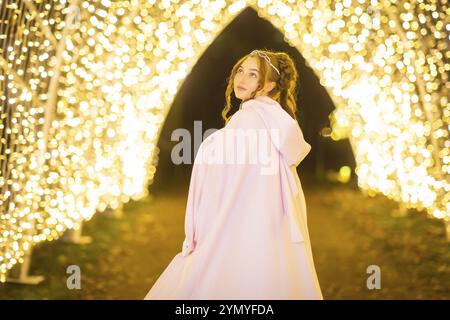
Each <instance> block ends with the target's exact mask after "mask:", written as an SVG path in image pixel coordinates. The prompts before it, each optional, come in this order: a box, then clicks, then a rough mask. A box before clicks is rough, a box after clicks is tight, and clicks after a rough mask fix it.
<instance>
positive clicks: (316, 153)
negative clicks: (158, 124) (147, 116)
mask: <svg viewBox="0 0 450 320" xmlns="http://www.w3.org/2000/svg"><path fill="white" fill-rule="evenodd" d="M254 49H270V50H275V51H284V52H286V53H288V54H289V55H290V56H291V57H292V58H293V60H294V62H295V64H296V67H297V71H298V73H299V83H298V85H297V91H298V96H297V109H298V111H297V119H298V120H299V124H300V127H301V128H302V131H303V134H304V137H305V140H306V141H307V142H308V143H309V144H311V146H312V150H311V152H310V154H308V156H307V157H306V158H305V159H304V160H303V162H302V163H301V164H300V165H299V167H298V168H297V169H298V170H302V171H303V172H307V173H308V174H309V175H312V176H313V177H314V178H315V179H322V178H323V174H322V173H323V172H324V170H328V169H331V170H335V171H337V170H338V169H339V168H340V167H341V166H343V165H347V166H350V167H351V168H352V169H354V167H355V161H354V158H353V154H352V150H351V146H350V144H349V142H348V140H343V141H337V142H336V141H333V140H331V139H330V138H326V137H323V136H321V135H320V131H321V130H322V129H323V128H326V127H329V119H328V115H329V114H330V113H331V112H332V110H333V109H334V104H333V102H332V100H331V98H330V97H329V95H328V93H327V91H326V89H325V88H323V87H322V86H321V84H320V82H319V79H318V77H317V76H316V75H315V74H314V72H313V70H312V69H311V68H309V67H308V66H307V64H306V62H305V59H304V58H303V56H302V55H301V52H298V50H297V49H296V48H293V47H291V46H290V45H289V44H288V43H287V42H286V41H285V40H284V36H283V34H282V33H281V32H280V31H279V30H277V29H276V28H275V27H274V26H273V25H272V24H271V23H270V22H269V21H267V20H265V19H262V18H260V17H259V16H258V14H257V13H256V11H255V10H254V9H252V8H247V9H246V10H244V11H242V13H241V14H240V15H238V16H237V17H236V19H235V20H233V21H232V22H231V23H230V24H229V25H228V26H227V27H226V28H225V29H224V30H223V32H222V33H221V34H219V35H218V37H217V38H216V39H215V41H214V42H213V43H212V44H211V45H210V46H209V47H208V49H207V50H206V51H205V52H204V54H203V55H202V56H201V57H200V58H199V60H198V62H197V63H196V65H195V66H194V67H193V69H192V71H191V73H190V74H189V75H188V77H187V78H186V79H185V81H184V83H183V84H182V86H181V88H180V89H179V91H178V94H177V96H176V97H175V99H174V102H173V105H172V107H171V110H170V112H169V114H168V116H167V118H166V121H165V123H164V126H163V128H162V132H161V136H160V139H159V142H158V148H159V149H160V154H159V159H158V164H157V170H156V175H155V181H154V183H153V185H152V188H154V189H155V190H163V189H164V188H165V187H166V186H168V185H171V184H174V183H175V184H176V183H178V182H179V181H180V180H183V181H186V179H188V178H189V176H190V173H191V170H192V164H181V165H175V164H173V163H172V161H171V159H170V154H171V150H172V147H173V146H175V145H176V144H178V143H179V142H178V141H171V134H172V132H173V130H175V129H177V128H186V129H187V130H189V131H190V132H191V134H192V140H194V139H193V132H194V130H193V128H194V121H195V120H201V121H202V133H204V132H205V131H206V130H207V129H209V128H216V129H220V128H222V127H223V120H222V117H221V111H222V109H223V107H224V106H225V89H226V86H227V78H228V77H229V76H230V73H231V69H232V67H233V65H234V64H235V63H236V62H237V61H238V60H239V59H240V58H241V57H242V56H244V55H246V54H247V53H249V52H251V51H252V50H254ZM239 103H240V100H238V99H236V97H235V96H234V93H232V105H233V109H232V112H233V113H234V112H235V111H237V110H238V106H239ZM192 150H194V146H193V141H192ZM194 152H196V150H195V151H194ZM191 159H192V161H193V159H194V154H192V157H191Z"/></svg>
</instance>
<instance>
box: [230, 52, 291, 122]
mask: <svg viewBox="0 0 450 320" xmlns="http://www.w3.org/2000/svg"><path fill="white" fill-rule="evenodd" d="M258 51H259V52H262V53H264V54H266V55H267V56H268V57H269V58H270V61H271V63H272V64H273V65H274V66H275V67H276V68H277V69H278V70H279V71H280V75H278V73H277V72H276V71H275V69H273V68H272V67H271V66H270V65H269V63H268V62H267V61H266V60H265V59H264V58H263V57H261V56H259V55H251V53H249V54H247V55H245V56H244V57H242V58H241V59H239V60H238V62H236V64H235V65H234V66H233V68H232V69H231V75H230V76H229V77H228V78H227V82H228V83H227V89H226V90H225V100H226V104H225V107H224V108H223V110H222V118H223V120H224V121H225V124H227V123H228V121H229V120H230V118H231V116H232V115H228V113H229V112H230V110H231V108H232V105H231V93H232V92H233V87H234V86H233V83H234V77H235V75H236V73H237V70H238V68H239V67H240V66H241V65H242V63H243V62H244V61H245V59H247V58H248V57H254V58H256V59H257V60H258V64H259V70H260V72H259V74H260V75H261V76H260V78H259V83H258V88H257V89H256V90H255V92H253V93H252V94H251V96H250V98H249V99H253V98H255V94H256V91H258V90H260V89H261V88H263V87H264V85H265V83H266V82H269V81H273V82H275V83H276V85H275V87H274V88H273V89H272V90H271V91H270V92H269V93H268V96H269V97H271V98H272V99H274V100H276V101H277V102H278V103H279V104H280V105H281V107H282V108H283V109H284V110H285V111H286V112H287V113H289V115H290V116H291V117H292V118H294V119H296V115H295V112H296V111H297V101H296V89H297V80H298V73H297V69H296V68H295V64H294V62H293V60H292V58H291V57H290V56H289V55H288V54H287V53H285V52H281V51H280V52H274V51H270V50H258ZM244 101H246V100H242V101H241V104H242V103H243V102H244Z"/></svg>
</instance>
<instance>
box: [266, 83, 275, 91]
mask: <svg viewBox="0 0 450 320" xmlns="http://www.w3.org/2000/svg"><path fill="white" fill-rule="evenodd" d="M275 86H276V83H275V82H273V81H270V82H268V83H267V84H266V88H267V92H270V91H272V90H273V88H275Z"/></svg>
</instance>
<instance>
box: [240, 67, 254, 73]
mask: <svg viewBox="0 0 450 320" xmlns="http://www.w3.org/2000/svg"><path fill="white" fill-rule="evenodd" d="M239 68H242V69H244V68H243V67H242V66H239ZM250 70H254V71H256V72H259V70H258V69H255V68H251V69H250Z"/></svg>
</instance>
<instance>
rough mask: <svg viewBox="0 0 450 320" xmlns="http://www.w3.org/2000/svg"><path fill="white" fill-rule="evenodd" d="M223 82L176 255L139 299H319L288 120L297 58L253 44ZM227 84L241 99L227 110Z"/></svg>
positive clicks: (298, 155)
mask: <svg viewBox="0 0 450 320" xmlns="http://www.w3.org/2000/svg"><path fill="white" fill-rule="evenodd" d="M230 79H231V81H229V83H228V88H227V90H226V101H227V104H226V106H225V108H224V110H223V112H222V117H223V119H224V121H225V126H224V127H223V128H222V129H220V130H217V131H215V132H214V133H213V134H211V135H209V136H208V137H207V138H206V139H205V140H204V141H203V142H202V144H201V145H200V147H199V150H198V152H197V155H196V157H195V161H194V166H193V169H192V175H191V181H190V186H189V194H188V200H187V208H186V217H185V234H186V238H185V240H184V242H183V247H182V252H180V253H178V254H177V255H176V256H175V257H174V258H173V260H172V261H171V262H170V263H169V265H168V266H167V268H166V269H165V270H164V272H163V273H162V274H161V276H160V277H159V278H158V280H157V281H156V283H155V284H154V285H153V287H152V288H151V289H150V291H149V292H148V293H147V295H146V297H145V299H264V300H266V299H323V297H322V292H321V289H320V286H319V282H318V279H317V275H316V271H315V267H314V262H313V257H312V252H311V245H310V240H309V234H308V228H307V222H306V204H305V199H304V195H303V190H302V187H301V184H300V180H299V177H298V174H297V171H296V169H295V168H296V166H298V164H299V163H300V162H301V161H302V160H303V159H304V158H305V157H306V155H307V154H308V153H309V151H310V150H311V146H310V145H309V144H308V143H307V142H306V141H305V140H304V138H303V134H302V131H301V129H300V127H299V125H298V123H297V121H296V119H295V111H296V105H295V99H294V92H295V86H296V82H297V72H296V69H295V67H294V63H293V61H292V59H291V58H290V57H289V55H287V54H286V53H284V52H271V51H267V50H264V51H263V50H254V51H252V52H251V53H250V54H248V55H246V56H244V57H243V58H241V59H240V60H239V61H238V62H237V63H236V65H235V66H234V67H233V69H232V72H231V77H230ZM233 90H234V94H235V96H236V97H237V98H238V99H240V100H242V102H241V105H240V109H239V110H238V111H237V112H235V113H234V114H233V115H232V116H230V117H229V116H228V113H229V111H230V110H231V103H230V100H231V99H230V96H231V91H233ZM236 139H237V140H236Z"/></svg>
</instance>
